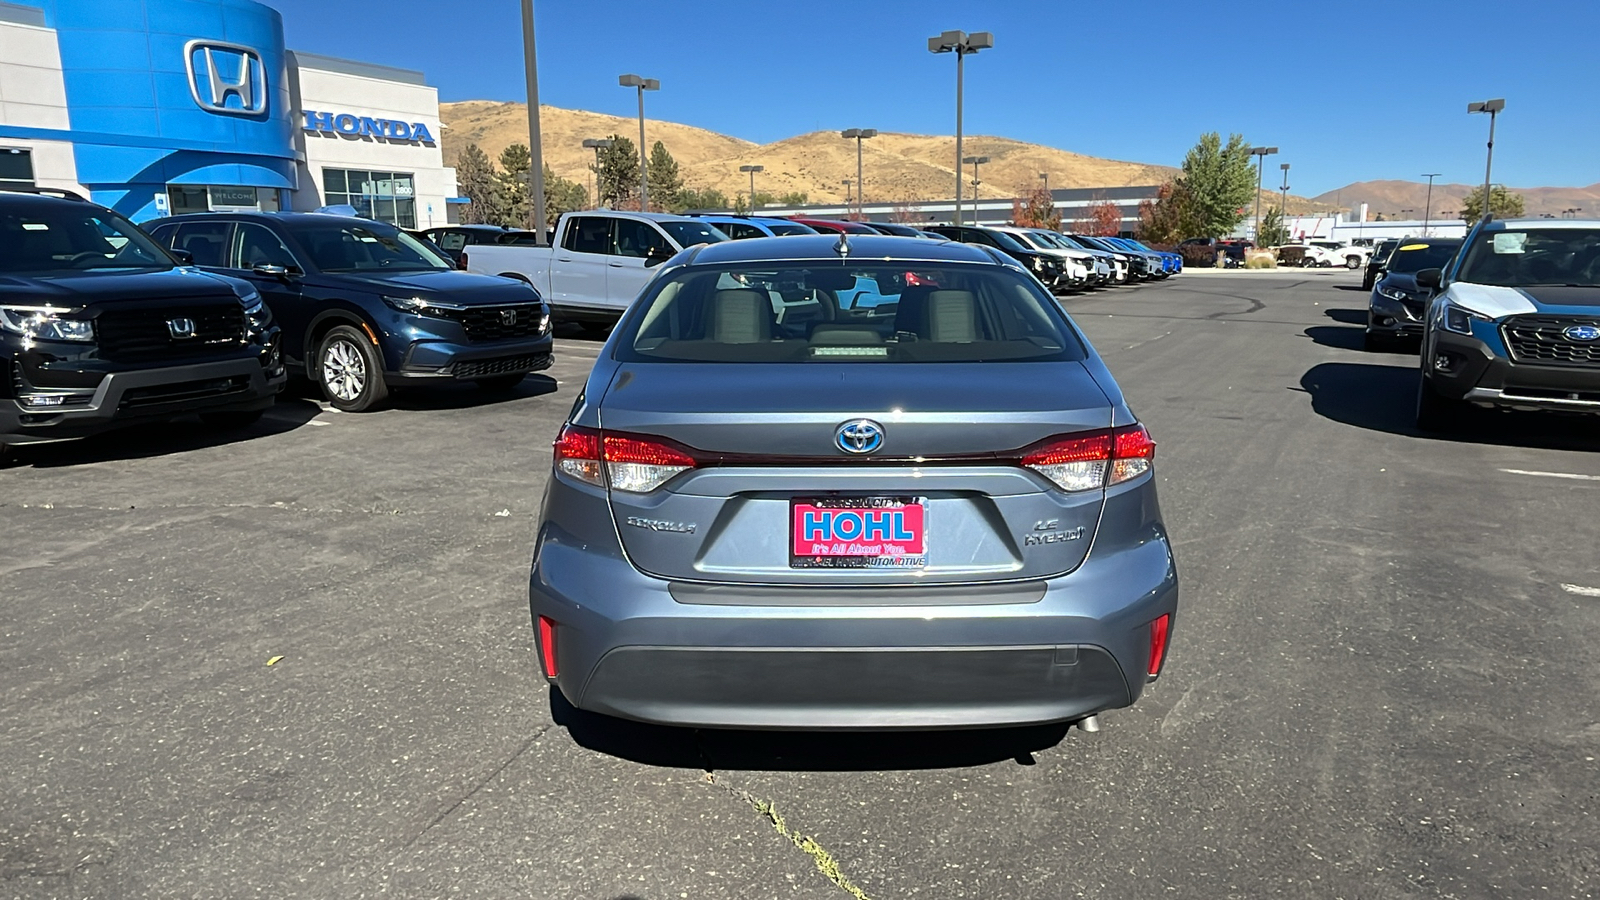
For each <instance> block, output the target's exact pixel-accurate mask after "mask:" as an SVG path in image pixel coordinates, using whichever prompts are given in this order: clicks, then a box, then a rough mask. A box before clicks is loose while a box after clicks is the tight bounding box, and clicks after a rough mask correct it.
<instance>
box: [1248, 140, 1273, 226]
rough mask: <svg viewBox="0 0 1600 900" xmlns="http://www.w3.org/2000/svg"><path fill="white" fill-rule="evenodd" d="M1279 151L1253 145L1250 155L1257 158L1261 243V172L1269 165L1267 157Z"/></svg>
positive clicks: (1258, 219)
mask: <svg viewBox="0 0 1600 900" xmlns="http://www.w3.org/2000/svg"><path fill="white" fill-rule="evenodd" d="M1277 152H1278V148H1277V147H1251V148H1250V155H1251V156H1254V157H1255V158H1256V231H1255V235H1254V238H1255V242H1256V243H1257V244H1258V245H1259V244H1260V243H1261V173H1262V170H1263V169H1265V168H1266V167H1267V157H1269V156H1271V155H1272V154H1274V153H1277Z"/></svg>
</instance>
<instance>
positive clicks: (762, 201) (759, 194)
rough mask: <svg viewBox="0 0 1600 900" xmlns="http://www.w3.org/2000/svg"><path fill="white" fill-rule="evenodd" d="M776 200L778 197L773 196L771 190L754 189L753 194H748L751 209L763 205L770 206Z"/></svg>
mask: <svg viewBox="0 0 1600 900" xmlns="http://www.w3.org/2000/svg"><path fill="white" fill-rule="evenodd" d="M777 200H778V198H777V197H775V196H773V194H772V192H771V191H756V192H755V193H754V194H751V195H750V205H751V208H753V209H760V208H761V207H763V206H771V205H772V204H773V203H775V202H777Z"/></svg>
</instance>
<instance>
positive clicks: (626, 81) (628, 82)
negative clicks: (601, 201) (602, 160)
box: [617, 75, 661, 212]
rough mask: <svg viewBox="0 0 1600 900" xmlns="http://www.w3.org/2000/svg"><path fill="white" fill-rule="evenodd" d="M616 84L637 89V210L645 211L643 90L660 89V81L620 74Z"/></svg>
mask: <svg viewBox="0 0 1600 900" xmlns="http://www.w3.org/2000/svg"><path fill="white" fill-rule="evenodd" d="M617 84H620V85H622V86H623V87H631V88H638V89H639V211H640V212H646V211H648V210H649V209H650V165H649V162H648V160H647V159H646V157H645V148H644V92H645V91H659V90H661V82H659V81H657V80H655V79H654V78H640V77H639V76H638V75H622V76H619V77H618V78H617Z"/></svg>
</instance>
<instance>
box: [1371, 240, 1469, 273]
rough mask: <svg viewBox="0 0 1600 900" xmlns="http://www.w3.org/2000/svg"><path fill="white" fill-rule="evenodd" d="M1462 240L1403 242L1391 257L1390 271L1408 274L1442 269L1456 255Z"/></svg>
mask: <svg viewBox="0 0 1600 900" xmlns="http://www.w3.org/2000/svg"><path fill="white" fill-rule="evenodd" d="M1459 246H1461V242H1460V241H1430V240H1419V241H1412V242H1410V243H1406V244H1401V245H1400V246H1398V247H1396V248H1395V251H1394V255H1393V256H1391V257H1389V271H1391V272H1399V273H1400V274H1402V275H1404V274H1408V273H1411V272H1420V271H1422V270H1423V269H1440V268H1443V267H1444V264H1445V263H1447V262H1449V261H1450V257H1452V256H1455V255H1456V248H1457V247H1459Z"/></svg>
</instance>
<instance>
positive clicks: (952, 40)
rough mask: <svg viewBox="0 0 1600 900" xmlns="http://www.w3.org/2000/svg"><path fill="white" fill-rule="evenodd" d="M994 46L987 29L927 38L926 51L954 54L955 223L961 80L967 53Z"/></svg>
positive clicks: (958, 203) (958, 208)
mask: <svg viewBox="0 0 1600 900" xmlns="http://www.w3.org/2000/svg"><path fill="white" fill-rule="evenodd" d="M993 46H994V35H993V34H990V33H989V32H987V31H975V32H973V33H972V34H967V33H966V32H965V31H946V32H944V33H942V34H940V35H938V36H937V37H931V38H928V52H930V53H954V54H955V55H956V224H957V225H960V224H961V163H962V161H963V159H964V157H963V156H962V155H961V88H962V84H961V80H962V77H963V71H964V68H965V60H966V57H967V54H969V53H977V52H978V51H979V50H988V49H989V48H991V47H993Z"/></svg>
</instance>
